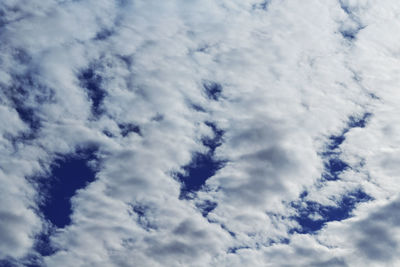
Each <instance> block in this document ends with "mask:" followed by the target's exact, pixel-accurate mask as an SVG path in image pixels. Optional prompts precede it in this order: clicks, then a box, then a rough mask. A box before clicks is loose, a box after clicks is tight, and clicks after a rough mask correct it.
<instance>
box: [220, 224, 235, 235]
mask: <svg viewBox="0 0 400 267" xmlns="http://www.w3.org/2000/svg"><path fill="white" fill-rule="evenodd" d="M220 226H221V228H222V229H223V230H225V231H226V232H227V233H228V234H229V235H230V236H231V237H233V238H235V237H236V234H235V233H234V232H232V231H231V230H229V229H228V228H227V227H226V226H225V224H221V225H220Z"/></svg>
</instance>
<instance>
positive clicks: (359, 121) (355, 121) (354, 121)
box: [348, 112, 372, 128]
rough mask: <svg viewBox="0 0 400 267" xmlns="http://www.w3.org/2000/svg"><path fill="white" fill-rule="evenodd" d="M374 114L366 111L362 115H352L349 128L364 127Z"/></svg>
mask: <svg viewBox="0 0 400 267" xmlns="http://www.w3.org/2000/svg"><path fill="white" fill-rule="evenodd" d="M371 116H372V113H369V112H366V113H364V114H363V115H362V116H361V117H355V116H350V119H349V123H348V127H349V128H356V127H358V128H364V127H365V126H366V125H367V123H368V120H369V119H370V117H371Z"/></svg>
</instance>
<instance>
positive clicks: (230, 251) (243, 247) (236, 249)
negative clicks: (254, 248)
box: [227, 246, 250, 254]
mask: <svg viewBox="0 0 400 267" xmlns="http://www.w3.org/2000/svg"><path fill="white" fill-rule="evenodd" d="M241 249H250V247H247V246H240V247H231V248H229V249H228V252H227V253H228V254H236V252H237V251H238V250H241Z"/></svg>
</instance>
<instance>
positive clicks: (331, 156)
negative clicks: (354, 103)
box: [321, 112, 372, 180]
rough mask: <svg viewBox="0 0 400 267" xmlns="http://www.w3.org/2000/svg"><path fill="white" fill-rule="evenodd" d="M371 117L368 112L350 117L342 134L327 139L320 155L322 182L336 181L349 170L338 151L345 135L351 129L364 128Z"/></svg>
mask: <svg viewBox="0 0 400 267" xmlns="http://www.w3.org/2000/svg"><path fill="white" fill-rule="evenodd" d="M371 116H372V114H371V113H369V112H365V113H364V114H363V115H362V116H350V117H349V120H348V122H347V126H346V127H345V128H344V129H343V130H342V132H341V133H340V134H339V135H332V136H330V137H329V142H328V144H327V147H326V150H325V151H324V152H323V153H321V156H322V157H323V159H324V172H323V174H322V178H323V180H338V179H339V174H340V173H341V172H343V171H345V170H346V169H348V168H350V166H349V165H348V164H347V163H346V162H344V161H343V160H341V159H340V155H341V152H340V151H339V150H338V149H339V147H340V146H341V145H342V143H343V142H344V140H345V139H346V133H348V132H349V131H350V130H351V129H353V128H364V127H365V126H366V125H367V123H368V120H369V118H370V117H371Z"/></svg>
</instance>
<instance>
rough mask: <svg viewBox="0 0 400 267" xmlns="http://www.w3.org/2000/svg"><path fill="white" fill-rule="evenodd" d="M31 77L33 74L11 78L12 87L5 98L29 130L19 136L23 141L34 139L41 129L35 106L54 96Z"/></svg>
mask: <svg viewBox="0 0 400 267" xmlns="http://www.w3.org/2000/svg"><path fill="white" fill-rule="evenodd" d="M33 75H34V74H33V73H27V74H24V75H15V76H13V86H11V87H10V88H9V90H6V94H7V97H8V98H9V100H10V101H11V103H12V104H13V107H14V108H15V111H16V112H17V113H18V116H19V118H20V119H21V120H22V121H23V122H24V123H25V124H26V125H28V127H29V128H30V132H29V133H24V136H21V138H25V139H31V138H34V137H35V135H36V133H37V131H38V130H39V128H40V127H41V119H40V117H39V116H38V115H37V113H36V108H37V106H39V105H40V104H43V103H44V102H47V101H51V98H52V97H53V95H54V93H53V92H52V90H50V89H48V88H43V87H41V86H40V85H39V84H37V82H36V81H35V78H34V77H33Z"/></svg>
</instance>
